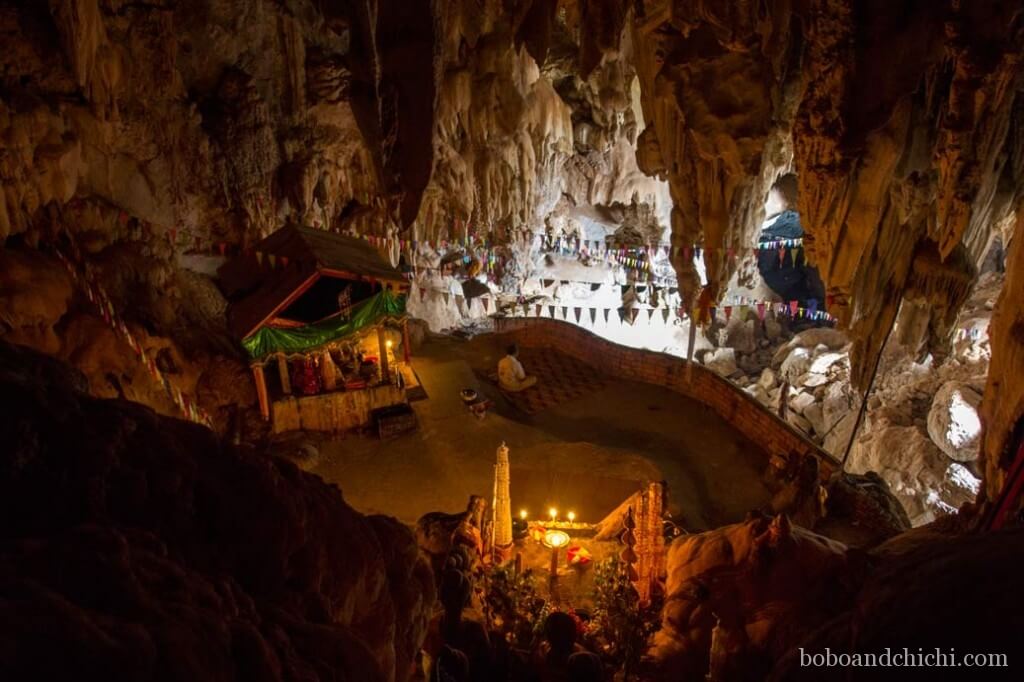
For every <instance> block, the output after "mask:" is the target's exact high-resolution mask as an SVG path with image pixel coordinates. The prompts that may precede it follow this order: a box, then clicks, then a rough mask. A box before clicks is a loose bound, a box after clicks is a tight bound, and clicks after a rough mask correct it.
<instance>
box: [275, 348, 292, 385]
mask: <svg viewBox="0 0 1024 682" xmlns="http://www.w3.org/2000/svg"><path fill="white" fill-rule="evenodd" d="M277 372H278V374H280V376H281V390H282V391H283V392H284V394H285V395H291V392H292V380H291V377H290V376H289V375H288V360H287V359H285V357H284V356H283V355H278V356H277Z"/></svg>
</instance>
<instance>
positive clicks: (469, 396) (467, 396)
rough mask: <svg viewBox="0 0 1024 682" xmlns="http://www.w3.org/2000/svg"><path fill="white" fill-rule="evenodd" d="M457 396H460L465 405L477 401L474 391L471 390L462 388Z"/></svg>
mask: <svg viewBox="0 0 1024 682" xmlns="http://www.w3.org/2000/svg"><path fill="white" fill-rule="evenodd" d="M459 395H460V396H462V402H464V403H467V404H468V403H471V402H473V401H474V400H476V399H477V393H476V391H474V390H473V389H471V388H464V389H462V390H461V391H460V392H459Z"/></svg>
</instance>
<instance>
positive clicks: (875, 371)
mask: <svg viewBox="0 0 1024 682" xmlns="http://www.w3.org/2000/svg"><path fill="white" fill-rule="evenodd" d="M895 328H896V320H895V319H893V322H892V324H890V325H889V331H887V332H886V333H885V341H883V342H882V345H881V347H880V348H879V349H878V355H877V356H876V357H875V368H874V369H873V370H872V371H871V379H870V380H869V381H868V387H867V390H865V391H864V397H863V398H861V401H860V409H859V410H857V421H855V422H854V423H853V430H852V431H851V432H850V440H849V442H847V443H846V452H844V453H843V461H842V463H841V464H840V465H839V471H840V472H845V471H846V460H847V459H849V458H850V450H852V449H853V441H854V439H855V438H856V437H857V431H858V429H860V422H861V420H862V419H863V418H864V411H865V409H866V408H867V406H868V396H870V395H871V389H872V388H874V386H875V377H876V376H878V368H879V366H881V364H882V353H883V352H884V351H885V347H886V346H887V345H888V344H889V337H890V336H891V335H892V330H893V329H895ZM833 426H835V424H833Z"/></svg>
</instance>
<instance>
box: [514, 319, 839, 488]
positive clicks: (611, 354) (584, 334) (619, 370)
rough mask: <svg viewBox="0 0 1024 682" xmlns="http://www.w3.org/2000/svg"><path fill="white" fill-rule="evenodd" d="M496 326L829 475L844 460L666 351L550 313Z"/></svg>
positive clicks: (527, 345)
mask: <svg viewBox="0 0 1024 682" xmlns="http://www.w3.org/2000/svg"><path fill="white" fill-rule="evenodd" d="M494 322H495V324H494V329H495V332H496V333H498V334H509V335H511V336H513V337H514V338H515V341H516V343H517V344H519V345H520V346H522V347H524V348H555V349H558V350H560V351H562V352H566V353H569V354H571V355H573V356H575V357H577V358H579V359H580V360H582V361H583V362H586V363H587V364H589V365H592V366H594V367H600V368H601V369H602V371H604V372H605V373H606V374H609V375H611V376H613V377H615V378H618V379H626V380H630V381H643V382H645V383H648V384H654V385H656V386H663V387H665V388H667V389H669V390H671V391H675V392H676V393H679V394H681V395H684V396H686V397H687V398H692V399H693V400H696V401H698V402H700V403H703V404H705V405H707V406H709V407H711V408H712V409H713V410H714V411H715V412H716V413H718V415H719V416H720V417H722V418H723V419H725V420H726V421H727V422H729V423H730V424H732V425H733V426H734V427H735V428H736V429H737V430H738V431H739V432H740V433H742V434H743V435H744V436H746V437H747V439H749V440H750V441H752V442H754V443H757V444H758V445H760V446H761V447H762V448H763V449H764V451H765V452H766V453H768V455H783V456H785V455H791V454H798V455H813V456H814V457H817V458H818V460H819V461H820V462H821V477H822V479H828V478H829V477H830V476H831V475H832V473H833V472H834V471H837V470H838V469H839V461H838V460H836V459H835V458H834V457H832V455H830V454H829V453H827V452H825V451H824V450H822V449H821V448H820V447H818V445H816V444H815V443H814V442H812V441H811V440H810V439H808V438H807V437H806V436H804V435H803V434H802V433H800V432H799V431H797V430H796V429H795V428H794V427H793V426H791V425H790V424H789V423H788V422H786V421H785V420H783V419H780V418H779V417H778V415H776V414H774V413H772V412H770V411H768V410H766V409H765V408H764V406H763V405H761V403H759V402H757V400H755V399H754V397H753V396H751V395H749V394H748V393H747V392H746V391H744V390H742V389H740V388H738V387H737V386H736V385H735V384H733V383H732V382H730V381H729V380H728V379H725V378H723V377H721V376H719V375H718V374H716V373H715V372H712V371H711V370H709V369H707V368H706V367H704V366H703V365H700V364H697V363H695V362H693V363H691V362H687V361H686V360H684V359H682V358H678V357H675V356H674V355H667V354H665V353H656V352H654V351H649V350H640V349H637V348H629V347H627V346H620V345H619V344H617V343H612V342H611V341H607V340H605V339H602V338H601V337H600V336H597V335H596V334H593V333H592V332H589V331H587V330H586V329H582V328H580V327H578V326H576V325H574V324H571V323H569V322H561V321H559V320H552V319H546V318H528V317H497V318H494Z"/></svg>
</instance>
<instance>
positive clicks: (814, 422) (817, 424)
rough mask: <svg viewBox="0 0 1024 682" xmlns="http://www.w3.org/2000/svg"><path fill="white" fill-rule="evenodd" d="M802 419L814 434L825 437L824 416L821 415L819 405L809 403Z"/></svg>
mask: <svg viewBox="0 0 1024 682" xmlns="http://www.w3.org/2000/svg"><path fill="white" fill-rule="evenodd" d="M803 415H804V418H805V419H806V420H807V421H809V422H810V423H811V428H812V429H814V433H816V434H818V435H819V436H824V435H825V416H824V414H823V413H822V409H821V404H820V403H816V402H815V403H811V404H810V405H808V406H807V408H806V409H804V411H803Z"/></svg>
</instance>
